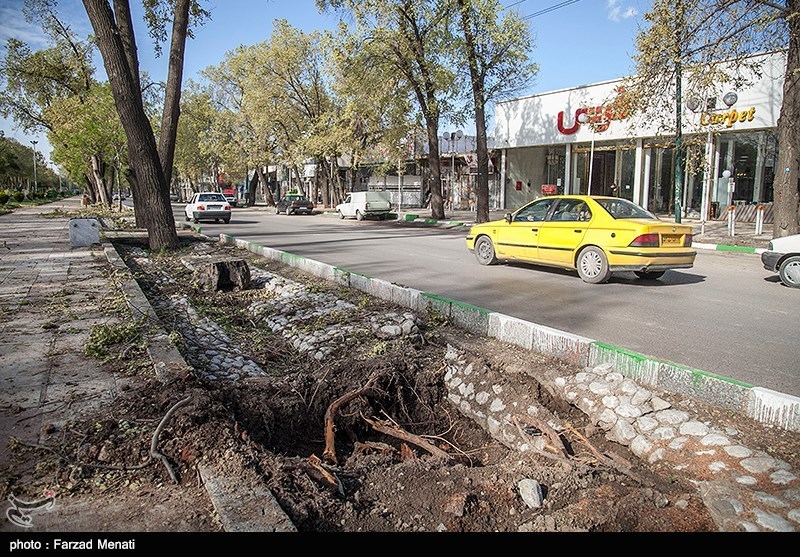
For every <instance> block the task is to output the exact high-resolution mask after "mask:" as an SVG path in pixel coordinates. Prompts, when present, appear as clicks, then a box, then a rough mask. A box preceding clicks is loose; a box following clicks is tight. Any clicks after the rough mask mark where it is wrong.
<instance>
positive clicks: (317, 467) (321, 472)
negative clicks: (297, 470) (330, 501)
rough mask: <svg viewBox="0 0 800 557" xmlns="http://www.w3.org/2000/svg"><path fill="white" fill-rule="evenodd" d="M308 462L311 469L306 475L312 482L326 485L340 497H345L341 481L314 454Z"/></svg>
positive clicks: (307, 470)
mask: <svg viewBox="0 0 800 557" xmlns="http://www.w3.org/2000/svg"><path fill="white" fill-rule="evenodd" d="M306 462H307V463H308V464H309V465H310V466H311V468H310V469H306V474H308V476H309V477H310V478H311V479H312V480H314V481H316V482H317V483H320V484H322V485H324V486H325V487H327V488H329V489H330V490H331V491H334V492H337V493H339V495H341V496H342V497H344V486H343V485H342V482H341V480H339V478H338V477H336V475H334V474H332V473H331V472H329V471H328V470H326V469H325V467H324V465H323V464H322V461H321V460H320V459H319V457H318V456H317V455H315V454H312V455H311V456H310V457H308V458H307V459H306Z"/></svg>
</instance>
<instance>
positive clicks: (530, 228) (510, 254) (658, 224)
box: [467, 195, 697, 284]
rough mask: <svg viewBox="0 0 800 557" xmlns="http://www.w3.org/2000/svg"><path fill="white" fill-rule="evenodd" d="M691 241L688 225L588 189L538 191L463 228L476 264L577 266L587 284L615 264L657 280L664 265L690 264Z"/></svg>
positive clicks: (607, 273) (603, 278) (685, 266)
mask: <svg viewBox="0 0 800 557" xmlns="http://www.w3.org/2000/svg"><path fill="white" fill-rule="evenodd" d="M691 246H692V227H691V226H688V225H681V224H675V223H669V222H665V221H662V220H659V219H658V217H656V216H655V215H653V214H652V213H650V212H648V211H647V210H645V209H643V208H642V207H640V206H639V205H636V204H635V203H632V202H631V201H628V200H627V199H622V198H619V197H596V196H588V195H554V196H547V197H540V198H539V199H536V200H534V201H532V202H530V203H528V204H527V205H525V206H524V207H522V208H521V209H518V210H517V211H515V212H513V213H508V214H507V215H506V218H505V220H500V221H492V222H485V223H482V224H478V225H475V226H473V227H472V228H470V230H469V234H468V235H467V249H469V250H470V251H473V252H474V253H475V258H476V259H477V260H478V263H480V264H481V265H492V264H494V263H497V262H498V261H501V260H503V261H525V262H528V263H535V264H537V265H548V266H553V267H562V268H565V269H575V270H577V271H578V275H579V276H580V277H581V278H582V279H583V280H584V281H586V282H589V283H593V284H597V283H602V282H606V281H607V280H608V279H609V278H610V277H611V273H612V272H617V271H633V272H634V273H636V276H638V277H639V278H642V279H658V278H660V277H661V276H662V275H663V274H664V272H665V271H667V270H668V269H688V268H690V267H692V265H694V258H695V256H696V255H697V252H696V251H695V250H693V249H692V248H691Z"/></svg>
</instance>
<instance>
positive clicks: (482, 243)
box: [475, 236, 497, 265]
mask: <svg viewBox="0 0 800 557" xmlns="http://www.w3.org/2000/svg"><path fill="white" fill-rule="evenodd" d="M475 258H476V259H477V260H478V263H480V264H481V265H494V264H495V263H497V256H496V255H495V253H494V244H492V241H491V240H490V239H489V238H488V237H487V236H481V237H480V238H478V241H477V242H475Z"/></svg>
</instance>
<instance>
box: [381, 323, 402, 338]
mask: <svg viewBox="0 0 800 557" xmlns="http://www.w3.org/2000/svg"><path fill="white" fill-rule="evenodd" d="M377 335H378V336H379V337H381V338H396V337H399V336H402V335H403V329H401V328H400V327H399V326H398V325H384V326H383V327H381V328H380V329H378V333H377Z"/></svg>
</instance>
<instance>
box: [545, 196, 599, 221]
mask: <svg viewBox="0 0 800 557" xmlns="http://www.w3.org/2000/svg"><path fill="white" fill-rule="evenodd" d="M591 218H592V213H591V211H590V210H589V207H588V206H587V205H586V202H585V201H584V200H582V199H569V198H568V199H561V200H560V201H559V202H558V205H557V206H556V208H555V209H554V210H553V214H552V215H550V219H549V220H551V221H568V222H569V221H588V220H591Z"/></svg>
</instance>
